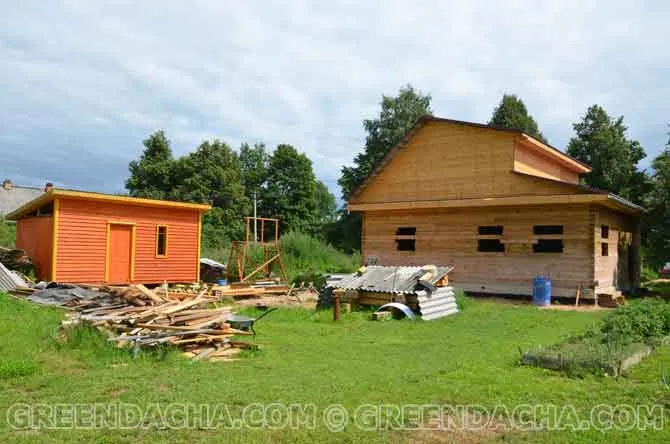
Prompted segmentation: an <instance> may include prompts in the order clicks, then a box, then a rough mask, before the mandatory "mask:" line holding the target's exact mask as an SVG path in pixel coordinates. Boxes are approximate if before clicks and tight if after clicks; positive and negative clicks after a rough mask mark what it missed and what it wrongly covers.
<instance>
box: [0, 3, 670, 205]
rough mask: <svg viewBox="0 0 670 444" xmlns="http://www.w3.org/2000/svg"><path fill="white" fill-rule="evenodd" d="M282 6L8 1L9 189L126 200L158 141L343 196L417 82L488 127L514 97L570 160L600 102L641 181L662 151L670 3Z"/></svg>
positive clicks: (1, 138) (2, 106)
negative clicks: (263, 165) (577, 134)
mask: <svg viewBox="0 0 670 444" xmlns="http://www.w3.org/2000/svg"><path fill="white" fill-rule="evenodd" d="M284 3H285V4H280V3H279V2H271V1H262V2H261V1H253V0H246V1H228V0H203V1H166V0H162V1H147V0H141V1H138V0H133V1H115V2H98V1H94V0H86V1H63V0H61V1H58V2H56V1H44V0H38V1H32V0H21V1H11V0H0V17H2V18H0V21H1V23H2V28H1V29H0V65H1V69H0V93H1V94H0V153H1V154H2V160H1V161H0V176H3V178H4V177H8V178H11V179H13V180H14V182H15V183H17V184H26V185H28V184H29V185H41V184H43V183H44V182H45V181H46V180H51V181H53V182H55V183H56V184H57V185H59V186H67V187H70V188H78V189H89V190H96V191H106V192H121V191H123V183H124V180H125V178H126V176H127V166H128V162H129V161H131V160H133V159H135V158H137V157H138V156H139V154H140V152H141V150H142V144H141V141H142V139H144V138H146V136H147V135H148V134H150V133H152V132H153V131H155V130H157V129H163V130H165V132H166V133H167V135H168V137H169V138H170V140H171V141H172V146H173V150H174V151H175V154H177V155H180V154H183V153H186V152H188V151H192V150H193V149H195V147H196V146H197V145H198V144H199V143H200V142H201V141H202V140H203V139H205V138H213V137H218V138H220V139H222V140H224V141H226V142H228V143H229V144H230V145H231V146H233V147H234V148H236V149H237V148H238V147H239V144H240V143H241V142H243V141H247V142H250V143H253V142H265V143H267V144H268V145H269V146H270V147H272V148H274V146H276V145H277V144H278V143H289V144H292V145H294V146H296V147H297V148H298V149H300V150H301V151H303V152H305V153H307V154H308V156H309V157H310V158H311V159H312V161H313V162H314V168H315V171H316V173H317V175H318V176H319V178H320V179H322V180H323V181H324V182H326V183H327V184H328V186H329V187H330V188H331V190H332V191H334V192H336V191H337V189H336V181H337V178H338V177H339V171H340V167H341V166H342V165H343V164H347V163H350V162H351V160H352V159H353V156H354V155H355V153H356V152H358V151H359V150H360V149H361V147H362V146H363V142H364V133H363V130H362V126H361V121H362V119H364V118H371V117H374V116H375V115H376V114H377V113H378V110H379V101H380V99H381V95H382V94H389V95H390V94H395V93H396V92H397V90H398V88H399V87H400V86H402V85H404V84H406V83H411V84H412V85H414V86H415V87H416V88H417V89H419V90H421V91H423V92H427V93H430V94H431V95H432V96H433V111H434V113H435V114H436V115H438V116H440V117H449V118H454V119H461V120H471V121H476V122H485V121H487V120H488V119H489V117H490V114H491V111H492V109H493V107H494V106H495V105H496V103H497V102H498V101H499V100H500V97H501V96H502V94H503V93H505V92H508V93H515V94H518V95H519V96H520V97H521V98H522V99H523V100H524V101H525V103H526V105H527V106H528V108H529V110H530V112H531V114H532V115H533V116H534V117H535V118H536V120H537V121H538V123H539V126H540V129H541V130H542V131H543V132H544V134H545V135H546V136H547V137H548V139H549V141H550V142H551V143H552V144H553V145H555V146H557V147H559V148H564V147H565V145H566V144H567V142H568V140H569V138H570V137H571V135H572V123H573V122H575V121H576V120H578V118H579V117H580V116H581V115H582V114H583V113H584V112H585V110H586V108H587V107H588V106H589V105H591V104H593V103H598V104H600V105H602V106H604V107H605V109H607V110H608V112H610V113H611V114H613V115H624V116H625V121H626V123H627V125H628V126H629V135H630V136H631V137H633V138H636V139H638V140H640V142H641V143H642V144H643V146H644V147H645V149H646V151H647V153H648V156H649V157H648V158H647V159H646V160H645V161H644V163H643V165H644V166H648V164H649V162H650V158H652V157H653V156H654V155H655V154H657V153H658V152H659V151H660V150H661V149H662V147H663V145H664V143H665V141H666V139H667V137H666V132H667V129H668V127H667V123H668V122H669V121H670V81H669V80H668V79H669V78H670V76H669V74H670V59H669V58H668V55H667V54H668V50H667V45H668V40H669V39H668V37H670V26H668V18H669V17H670V3H668V2H665V1H658V2H653V1H644V2H635V1H630V2H623V1H614V0H610V1H602V2H590V1H585V0H579V1H570V0H561V1H556V2H538V1H537V0H529V1H505V2H500V1H491V2H484V1H475V2H452V1H442V2H439V1H425V2H424V1H418V0H413V1H405V2H400V1H390V0H385V1H380V2H373V1H361V0H354V1H345V2H333V1H319V0H315V1H311V2H308V1H300V0H292V1H286V2H284ZM545 3H547V5H545ZM0 179H1V178H0ZM337 194H339V192H337Z"/></svg>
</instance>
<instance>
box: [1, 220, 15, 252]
mask: <svg viewBox="0 0 670 444" xmlns="http://www.w3.org/2000/svg"><path fill="white" fill-rule="evenodd" d="M15 244H16V225H15V224H11V223H9V222H7V221H6V220H4V219H0V247H10V248H14V245H15Z"/></svg>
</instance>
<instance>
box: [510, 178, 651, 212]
mask: <svg viewBox="0 0 670 444" xmlns="http://www.w3.org/2000/svg"><path fill="white" fill-rule="evenodd" d="M512 173H514V174H518V175H519V176H526V177H532V178H533V179H536V180H543V181H545V182H552V183H558V184H561V185H562V186H565V187H568V188H573V189H576V190H580V191H583V192H585V193H590V194H598V195H600V196H606V197H607V200H608V201H611V202H613V203H614V204H613V205H612V206H617V205H620V206H623V207H626V208H627V209H630V210H634V211H639V212H645V211H646V210H645V209H644V208H643V207H641V206H640V205H637V204H634V203H633V202H631V201H629V200H627V199H624V198H623V197H621V196H619V195H617V194H614V193H610V192H609V191H607V190H601V189H600V188H594V187H590V186H588V185H583V184H580V183H569V182H563V181H560V180H556V179H550V178H548V177H540V176H535V175H532V174H526V173H522V172H519V171H512Z"/></svg>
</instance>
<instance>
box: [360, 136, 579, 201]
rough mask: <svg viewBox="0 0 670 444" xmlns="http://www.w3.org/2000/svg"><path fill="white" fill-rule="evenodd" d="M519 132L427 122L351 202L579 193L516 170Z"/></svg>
mask: <svg viewBox="0 0 670 444" xmlns="http://www.w3.org/2000/svg"><path fill="white" fill-rule="evenodd" d="M518 141H519V136H518V135H516V134H514V133H508V132H502V131H493V130H488V129H481V128H473V127H468V126H463V125H455V124H448V123H427V124H426V125H425V126H424V127H422V128H421V129H420V130H419V131H418V132H417V133H416V134H415V135H414V137H413V138H412V139H411V140H410V141H409V142H408V143H407V145H406V146H405V147H403V148H402V149H400V150H399V151H398V152H397V153H396V155H395V156H394V157H393V158H392V159H391V160H390V161H389V163H388V164H387V165H385V166H384V168H383V169H382V170H381V171H380V172H379V174H378V175H377V176H375V177H374V179H373V180H371V181H370V182H369V183H368V185H367V186H366V187H365V188H363V189H362V191H361V192H360V194H359V195H357V196H356V197H355V198H353V199H352V200H351V202H350V203H351V204H362V203H382V202H417V201H424V200H448V199H473V198H490V197H509V196H524V195H555V194H578V193H580V191H578V190H576V189H575V188H574V187H571V186H565V185H563V184H560V183H551V182H548V181H546V180H542V179H534V178H532V177H524V176H522V175H519V174H515V173H514V172H513V170H514V165H515V157H514V151H515V150H514V147H515V146H516V144H517V143H518Z"/></svg>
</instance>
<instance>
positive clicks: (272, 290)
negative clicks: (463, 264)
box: [212, 281, 290, 298]
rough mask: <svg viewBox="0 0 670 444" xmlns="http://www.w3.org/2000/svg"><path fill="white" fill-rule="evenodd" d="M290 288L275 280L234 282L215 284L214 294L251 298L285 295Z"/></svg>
mask: <svg viewBox="0 0 670 444" xmlns="http://www.w3.org/2000/svg"><path fill="white" fill-rule="evenodd" d="M289 290H290V288H289V287H288V286H287V285H282V284H278V283H276V282H273V281H267V282H254V283H242V282H238V283H234V284H230V285H224V286H221V285H215V286H213V287H212V294H214V295H215V296H217V297H220V298H222V297H232V298H250V297H258V296H268V295H285V294H287V293H288V291H289Z"/></svg>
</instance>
